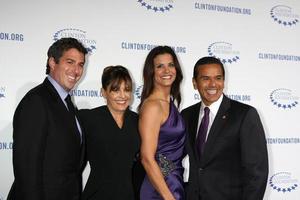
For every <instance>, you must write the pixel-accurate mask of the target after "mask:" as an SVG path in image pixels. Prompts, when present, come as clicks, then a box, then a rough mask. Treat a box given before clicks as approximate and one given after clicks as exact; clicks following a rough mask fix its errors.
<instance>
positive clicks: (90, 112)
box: [78, 106, 106, 118]
mask: <svg viewBox="0 0 300 200" xmlns="http://www.w3.org/2000/svg"><path fill="white" fill-rule="evenodd" d="M105 110H106V106H99V107H95V108H92V109H80V110H79V111H78V113H79V116H80V117H81V118H89V117H91V116H94V115H99V114H100V115H101V113H104V112H105Z"/></svg>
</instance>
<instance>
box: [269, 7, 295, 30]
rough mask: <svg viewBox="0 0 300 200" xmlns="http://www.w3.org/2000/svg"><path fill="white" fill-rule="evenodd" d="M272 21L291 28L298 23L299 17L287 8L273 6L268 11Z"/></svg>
mask: <svg viewBox="0 0 300 200" xmlns="http://www.w3.org/2000/svg"><path fill="white" fill-rule="evenodd" d="M270 14H271V17H272V19H273V20H274V21H275V22H277V23H278V24H281V25H283V26H293V25H296V24H297V23H298V22H299V15H298V14H296V13H294V12H293V9H292V8H291V7H289V6H284V5H278V6H274V7H273V8H272V9H271V11H270Z"/></svg>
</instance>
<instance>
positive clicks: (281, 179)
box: [269, 172, 298, 193]
mask: <svg viewBox="0 0 300 200" xmlns="http://www.w3.org/2000/svg"><path fill="white" fill-rule="evenodd" d="M269 184H270V186H271V188H272V189H273V190H276V191H277V192H283V193H285V192H292V191H293V190H296V188H297V187H298V180H297V179H293V178H292V177H291V173H289V172H279V173H277V174H274V175H273V176H271V178H270V180H269Z"/></svg>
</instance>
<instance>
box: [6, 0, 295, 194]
mask: <svg viewBox="0 0 300 200" xmlns="http://www.w3.org/2000/svg"><path fill="white" fill-rule="evenodd" d="M299 20H300V2H299V1H298V0H284V1H283V0H278V1H277V0H255V1H242V0H233V1H226V0H122V1H121V0H119V1H99V0H98V1H97V0H94V1H93V0H90V1H83V0H75V1H74V0H73V1H71V0H65V1H58V0H53V1H34V0H28V1H17V0H10V1H4V0H1V1H0V69H1V70H0V113H1V114H0V200H3V199H6V196H7V193H8V191H9V188H10V186H11V183H12V181H13V170H12V118H13V113H14V110H15V108H16V106H17V104H18V103H19V101H20V100H21V98H22V97H23V96H24V94H25V93H26V92H27V91H28V90H29V89H31V88H32V87H34V86H35V85H37V84H39V83H40V82H42V80H43V79H44V77H45V70H46V59H47V57H46V52H47V50H48V48H49V46H50V45H51V44H52V43H53V42H54V41H55V40H57V39H59V38H61V37H75V38H77V39H79V40H80V41H82V42H83V43H84V45H85V46H86V47H87V48H88V49H89V55H88V62H87V65H86V69H85V74H84V76H83V78H82V80H81V81H80V83H79V85H78V87H77V88H75V89H74V90H73V92H72V94H73V96H74V99H75V101H76V103H77V106H78V107H79V108H92V107H95V106H99V105H102V104H103V103H104V100H103V98H102V97H101V94H100V87H101V83H100V77H101V73H102V70H103V68H104V67H105V66H108V65H117V64H120V65H123V66H125V67H127V68H129V70H130V71H131V73H132V76H133V79H134V82H135V90H134V102H133V104H132V108H133V109H136V107H137V105H138V104H139V101H140V94H141V89H142V76H141V72H142V66H143V62H144V60H145V57H146V55H147V54H148V52H149V50H150V49H152V48H153V47H155V46H157V45H169V46H172V47H173V48H174V50H175V51H176V53H177V55H178V57H179V59H180V62H181V64H182V67H183V72H184V81H183V86H182V93H183V105H182V106H181V109H182V108H185V107H187V106H189V105H191V104H194V103H195V102H198V101H199V100H200V98H199V95H198V94H197V91H195V90H194V89H193V87H192V81H191V78H192V70H193V66H194V64H195V62H196V61H197V60H198V59H199V58H200V57H203V56H207V55H211V56H216V57H219V58H221V59H222V61H223V62H224V63H225V66H226V73H227V74H226V89H225V93H226V94H227V95H228V96H229V97H230V98H232V99H235V100H238V101H241V102H244V103H247V104H250V105H253V106H255V107H256V108H257V109H258V111H259V113H260V116H261V118H262V121H263V124H264V127H265V131H266V137H267V145H268V150H269V164H270V173H269V180H268V185H267V190H266V195H265V199H266V200H282V199H285V200H297V199H299V195H300V187H299V183H300V182H299V181H300V164H299V162H300V161H299V152H300V123H299V116H300V115H299V114H300V105H299V97H300V86H299V85H300V81H299V80H300V78H299V77H300V48H299V46H300V37H299V36H300V23H299ZM88 171H89V170H88V169H87V170H86V171H85V174H84V176H85V179H86V177H87V176H88Z"/></svg>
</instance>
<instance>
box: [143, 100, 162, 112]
mask: <svg viewBox="0 0 300 200" xmlns="http://www.w3.org/2000/svg"><path fill="white" fill-rule="evenodd" d="M148 110H150V111H158V112H160V111H161V110H162V104H161V101H160V100H159V99H155V98H148V99H145V101H144V102H143V104H142V107H141V112H143V111H148Z"/></svg>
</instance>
